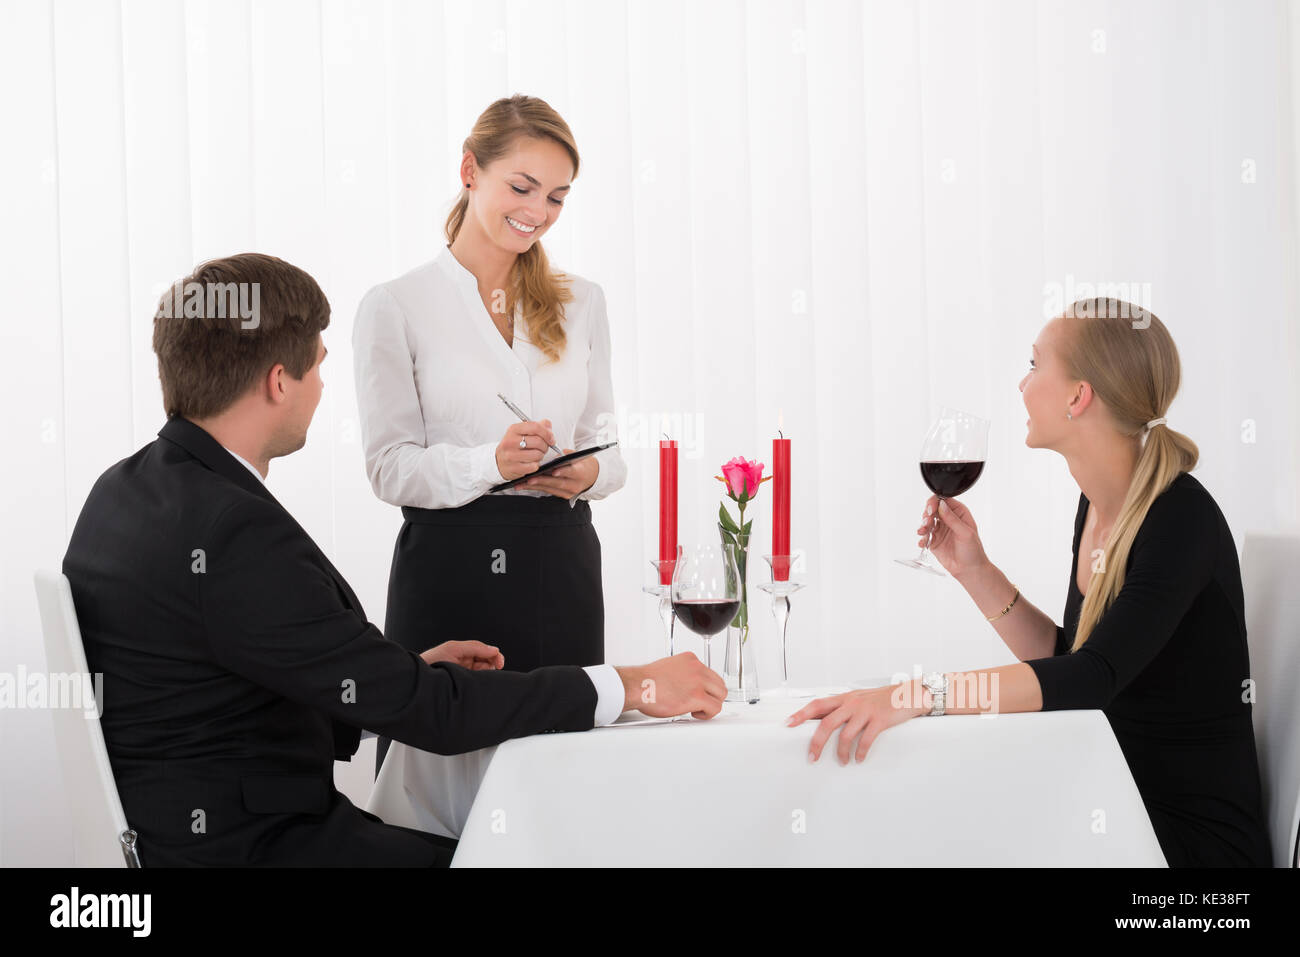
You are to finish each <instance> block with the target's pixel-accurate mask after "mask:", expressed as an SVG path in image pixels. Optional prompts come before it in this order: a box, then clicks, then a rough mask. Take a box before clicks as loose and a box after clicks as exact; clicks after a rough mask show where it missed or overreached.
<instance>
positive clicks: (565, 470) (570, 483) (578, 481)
mask: <svg viewBox="0 0 1300 957" xmlns="http://www.w3.org/2000/svg"><path fill="white" fill-rule="evenodd" d="M572 451H573V449H565V450H564V454H565V455H568V454H569V453H570V452H572ZM599 474H600V463H599V462H597V461H596V456H594V455H588V456H587V457H586V458H585V459H578V461H576V462H574V463H572V464H570V465H561V466H560V467H559V468H558V469H553V470H552V471H550V472H547V473H546V474H545V475H535V476H533V477H532V478H530V479H529V480H528V481H527V482H523V483H521V484H520V486H519V487H520V488H535V489H538V490H540V491H543V492H549V493H550V494H551V495H556V496H558V497H560V498H573V496H575V495H581V494H582V493H583V492H585V491H587V489H589V488H591V487H592V486H593V485H595V484H596V476H597V475H599Z"/></svg>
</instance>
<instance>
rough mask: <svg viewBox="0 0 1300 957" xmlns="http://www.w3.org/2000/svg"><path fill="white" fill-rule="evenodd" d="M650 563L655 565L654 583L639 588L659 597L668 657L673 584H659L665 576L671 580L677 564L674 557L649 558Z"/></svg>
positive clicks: (670, 650) (660, 618) (671, 653)
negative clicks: (662, 558)
mask: <svg viewBox="0 0 1300 957" xmlns="http://www.w3.org/2000/svg"><path fill="white" fill-rule="evenodd" d="M650 564H651V565H653V566H654V567H655V583H654V584H653V585H642V586H641V590H642V591H643V592H645V593H646V594H647V595H654V596H655V597H656V598H658V599H659V620H660V621H662V622H663V624H664V639H665V640H666V641H667V642H668V657H669V658H671V657H672V656H673V621H674V618H673V596H672V591H673V586H672V585H671V584H669V585H661V584H659V583H660V582H662V581H663V580H664V579H665V578H667V579H668V581H669V582H671V581H672V580H673V569H674V568H675V567H676V566H677V562H676V560H675V559H664V560H656V559H653V558H652V559H651V560H650Z"/></svg>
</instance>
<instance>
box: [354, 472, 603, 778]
mask: <svg viewBox="0 0 1300 957" xmlns="http://www.w3.org/2000/svg"><path fill="white" fill-rule="evenodd" d="M402 516H403V517H404V518H405V521H404V522H403V523H402V527H401V530H400V531H399V532H398V533H397V543H396V545H395V546H394V548H393V567H392V572H391V573H390V574H389V578H388V611H387V614H386V616H385V619H384V635H385V636H386V637H387V638H388V639H389V640H391V641H395V642H397V643H398V644H399V645H401V646H402V647H403V648H406V649H408V650H409V651H414V652H416V653H419V652H422V651H425V650H427V649H429V648H432V647H433V646H434V645H438V644H441V643H442V642H444V641H449V640H452V639H462V640H464V639H471V638H473V639H477V640H479V641H482V642H486V643H487V644H489V645H495V646H496V647H497V648H498V649H500V651H501V654H502V655H504V656H505V668H506V669H507V670H510V671H531V670H533V669H534V668H540V667H542V666H543V665H598V664H602V663H603V662H604V661H605V600H604V593H603V591H602V585H601V574H600V539H598V538H597V537H596V529H595V527H594V526H593V525H592V524H591V506H590V505H589V504H588V503H587V502H585V501H579V502H578V503H577V504H576V505H574V506H573V507H572V508H570V507H569V502H568V501H567V500H566V499H562V498H557V497H556V496H553V495H547V496H545V497H538V498H535V497H533V496H527V495H484V496H483V497H482V498H478V499H475V500H474V501H473V502H470V503H469V504H468V505H462V506H461V507H460V508H437V509H425V508H412V507H409V506H406V507H403V508H402ZM388 742H389V739H388V738H382V737H381V738H379V739H378V749H377V755H376V760H375V774H376V775H378V773H379V767H380V765H381V764H382V763H383V760H384V755H385V753H387V750H388Z"/></svg>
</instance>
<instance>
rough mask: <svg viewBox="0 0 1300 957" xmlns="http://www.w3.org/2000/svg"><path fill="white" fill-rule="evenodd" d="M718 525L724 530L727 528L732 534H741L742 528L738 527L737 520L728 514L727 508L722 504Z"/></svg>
mask: <svg viewBox="0 0 1300 957" xmlns="http://www.w3.org/2000/svg"><path fill="white" fill-rule="evenodd" d="M718 524H720V525H721V526H722V527H723V528H725V529H726V530H727V531H729V532H732V533H739V532H740V526H739V525H737V524H736V520H735V519H733V518H732V517H731V516H730V515H729V514H728V513H727V506H725V505H722V504H719V505H718Z"/></svg>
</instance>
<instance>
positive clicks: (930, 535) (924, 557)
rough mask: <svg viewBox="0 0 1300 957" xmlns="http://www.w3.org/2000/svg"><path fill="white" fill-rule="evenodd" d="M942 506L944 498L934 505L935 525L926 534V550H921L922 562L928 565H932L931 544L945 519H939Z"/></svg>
mask: <svg viewBox="0 0 1300 957" xmlns="http://www.w3.org/2000/svg"><path fill="white" fill-rule="evenodd" d="M941 504H943V499H942V498H940V499H939V500H938V501H937V502H935V503H934V525H932V526H931V527H930V530H929V531H928V532H926V535H925V548H923V549H921V561H923V562H925V563H926V564H929V563H930V543H931V542H933V541H934V530H935V528H937V527H938V525H939V523H940V522H941V521H943V519H941V518H940V517H939V506H940V505H941Z"/></svg>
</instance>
